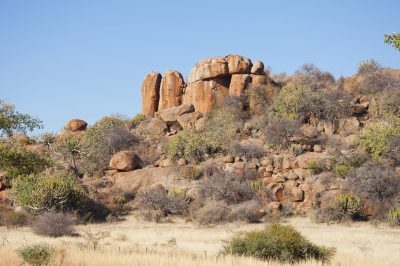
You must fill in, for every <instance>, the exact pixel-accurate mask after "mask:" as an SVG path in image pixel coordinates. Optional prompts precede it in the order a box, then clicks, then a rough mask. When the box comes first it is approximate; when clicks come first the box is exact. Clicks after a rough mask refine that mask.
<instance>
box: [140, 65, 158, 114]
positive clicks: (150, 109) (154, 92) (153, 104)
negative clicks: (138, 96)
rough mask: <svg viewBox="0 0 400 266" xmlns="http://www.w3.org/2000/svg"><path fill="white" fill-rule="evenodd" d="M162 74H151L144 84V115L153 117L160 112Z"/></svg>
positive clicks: (147, 76)
mask: <svg viewBox="0 0 400 266" xmlns="http://www.w3.org/2000/svg"><path fill="white" fill-rule="evenodd" d="M160 84H161V74H160V73H157V72H150V73H149V74H147V75H146V77H145V78H144V80H143V83H142V114H144V115H145V116H147V117H153V116H154V113H155V112H157V110H158V101H159V97H160Z"/></svg>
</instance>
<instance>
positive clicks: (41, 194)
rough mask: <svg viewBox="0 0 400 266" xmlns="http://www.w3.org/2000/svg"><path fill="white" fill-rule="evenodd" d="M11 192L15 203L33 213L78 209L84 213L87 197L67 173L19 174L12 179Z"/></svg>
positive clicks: (73, 178)
mask: <svg viewBox="0 0 400 266" xmlns="http://www.w3.org/2000/svg"><path fill="white" fill-rule="evenodd" d="M12 194H13V197H14V200H15V203H16V204H18V205H19V206H22V207H24V208H27V209H29V210H31V211H32V212H34V213H40V212H46V211H49V210H51V209H54V210H57V211H80V212H81V213H82V214H83V213H84V210H85V208H86V207H87V203H88V197H87V195H86V193H85V192H84V191H83V189H82V188H81V187H80V186H79V185H78V184H77V182H76V180H75V177H74V176H73V175H71V174H68V173H54V174H53V175H51V176H46V175H41V176H37V175H28V176H19V177H17V178H16V179H14V180H13V186H12Z"/></svg>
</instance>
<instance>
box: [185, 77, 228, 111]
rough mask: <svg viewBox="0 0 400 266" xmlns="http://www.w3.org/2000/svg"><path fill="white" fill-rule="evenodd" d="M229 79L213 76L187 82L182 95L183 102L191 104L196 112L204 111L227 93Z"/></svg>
mask: <svg viewBox="0 0 400 266" xmlns="http://www.w3.org/2000/svg"><path fill="white" fill-rule="evenodd" d="M228 84H229V79H226V78H215V79H212V80H206V81H202V80H201V81H196V82H194V83H189V84H188V86H187V88H186V91H185V94H184V96H183V103H184V104H193V105H194V109H195V110H196V111H198V112H202V113H206V112H210V111H211V110H212V107H213V106H214V105H216V104H219V103H221V102H222V101H223V99H224V98H225V97H226V96H228V94H229V85H228Z"/></svg>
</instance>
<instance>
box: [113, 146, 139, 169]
mask: <svg viewBox="0 0 400 266" xmlns="http://www.w3.org/2000/svg"><path fill="white" fill-rule="evenodd" d="M110 168H111V169H115V170H119V171H132V170H135V169H138V168H140V159H139V157H138V156H137V155H136V153H134V152H133V151H120V152H117V153H116V154H114V155H113V157H112V158H111V160H110Z"/></svg>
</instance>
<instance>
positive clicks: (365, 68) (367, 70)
mask: <svg viewBox="0 0 400 266" xmlns="http://www.w3.org/2000/svg"><path fill="white" fill-rule="evenodd" d="M381 69H382V66H381V65H380V64H379V63H378V62H377V61H376V60H374V59H371V60H365V61H361V62H360V63H359V64H358V71H357V74H358V75H367V74H371V73H374V72H376V71H378V70H381Z"/></svg>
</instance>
